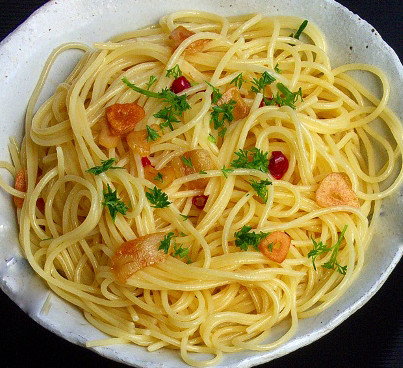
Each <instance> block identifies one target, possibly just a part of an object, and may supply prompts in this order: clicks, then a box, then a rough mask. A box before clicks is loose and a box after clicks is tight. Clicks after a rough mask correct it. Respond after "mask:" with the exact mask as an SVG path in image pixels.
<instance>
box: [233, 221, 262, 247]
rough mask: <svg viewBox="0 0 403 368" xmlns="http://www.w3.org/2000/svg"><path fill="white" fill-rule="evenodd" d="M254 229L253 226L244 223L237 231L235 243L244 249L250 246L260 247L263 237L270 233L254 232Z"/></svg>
mask: <svg viewBox="0 0 403 368" xmlns="http://www.w3.org/2000/svg"><path fill="white" fill-rule="evenodd" d="M251 230H252V226H247V225H244V226H243V227H242V229H241V230H239V231H237V232H236V233H235V234H234V236H235V245H236V246H237V247H239V248H241V249H242V250H248V247H249V246H252V247H254V248H255V249H256V250H257V249H258V245H259V243H260V241H261V240H262V239H264V238H265V237H266V236H267V235H269V233H264V232H262V231H261V232H260V233H259V234H258V233H254V232H250V231H251Z"/></svg>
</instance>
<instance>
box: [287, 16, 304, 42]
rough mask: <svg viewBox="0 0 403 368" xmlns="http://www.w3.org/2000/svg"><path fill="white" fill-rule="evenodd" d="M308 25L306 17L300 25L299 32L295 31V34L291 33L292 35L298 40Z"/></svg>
mask: <svg viewBox="0 0 403 368" xmlns="http://www.w3.org/2000/svg"><path fill="white" fill-rule="evenodd" d="M307 25H308V21H307V20H306V19H305V20H304V21H303V22H302V23H301V25H300V26H299V28H298V30H297V32H295V35H294V34H293V33H291V34H290V37H294V38H296V39H297V40H299V36H301V33H302V32H303V31H304V29H305V28H306V26H307Z"/></svg>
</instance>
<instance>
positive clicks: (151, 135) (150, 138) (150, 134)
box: [146, 125, 160, 142]
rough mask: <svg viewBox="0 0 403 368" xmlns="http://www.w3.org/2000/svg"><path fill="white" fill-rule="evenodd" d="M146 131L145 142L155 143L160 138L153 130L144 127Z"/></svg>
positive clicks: (147, 126)
mask: <svg viewBox="0 0 403 368" xmlns="http://www.w3.org/2000/svg"><path fill="white" fill-rule="evenodd" d="M146 129H147V142H151V141H155V140H157V139H158V138H159V137H160V135H159V134H158V132H157V131H156V130H155V129H153V128H151V127H150V126H149V125H146Z"/></svg>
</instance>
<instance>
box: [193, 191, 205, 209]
mask: <svg viewBox="0 0 403 368" xmlns="http://www.w3.org/2000/svg"><path fill="white" fill-rule="evenodd" d="M207 200H208V196H206V195H204V194H202V195H198V196H195V197H193V199H192V203H193V204H194V205H195V206H196V207H197V208H198V209H199V210H202V209H203V208H204V206H205V205H206V203H207Z"/></svg>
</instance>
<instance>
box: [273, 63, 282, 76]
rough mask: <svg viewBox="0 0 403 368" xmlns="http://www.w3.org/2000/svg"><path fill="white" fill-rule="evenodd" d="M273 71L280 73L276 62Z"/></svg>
mask: <svg viewBox="0 0 403 368" xmlns="http://www.w3.org/2000/svg"><path fill="white" fill-rule="evenodd" d="M274 71H275V72H276V73H278V74H281V69H280V68H279V67H278V63H277V64H276V66H275V67H274Z"/></svg>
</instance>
